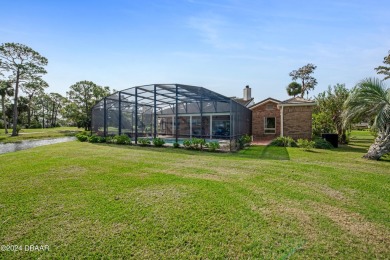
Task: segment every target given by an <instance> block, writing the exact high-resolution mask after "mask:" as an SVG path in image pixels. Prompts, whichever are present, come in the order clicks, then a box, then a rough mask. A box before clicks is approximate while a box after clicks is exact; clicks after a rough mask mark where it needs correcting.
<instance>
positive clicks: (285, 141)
mask: <svg viewBox="0 0 390 260" xmlns="http://www.w3.org/2000/svg"><path fill="white" fill-rule="evenodd" d="M270 145H271V146H281V147H296V146H297V143H296V142H295V141H294V139H292V138H291V137H289V136H280V137H277V138H275V139H274V140H272V142H271V143H270Z"/></svg>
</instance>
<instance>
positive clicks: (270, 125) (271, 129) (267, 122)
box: [264, 117, 276, 134]
mask: <svg viewBox="0 0 390 260" xmlns="http://www.w3.org/2000/svg"><path fill="white" fill-rule="evenodd" d="M275 132H276V119H275V117H265V118H264V133H265V134H275Z"/></svg>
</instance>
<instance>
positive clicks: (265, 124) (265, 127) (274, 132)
mask: <svg viewBox="0 0 390 260" xmlns="http://www.w3.org/2000/svg"><path fill="white" fill-rule="evenodd" d="M267 118H274V119H275V127H274V128H267ZM267 130H268V131H269V130H273V132H272V133H269V132H268V133H267V132H266V131H267ZM264 134H266V135H274V134H276V117H274V116H273V117H264Z"/></svg>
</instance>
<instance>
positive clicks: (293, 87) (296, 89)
mask: <svg viewBox="0 0 390 260" xmlns="http://www.w3.org/2000/svg"><path fill="white" fill-rule="evenodd" d="M286 91H287V94H288V95H289V96H294V97H295V96H296V95H298V94H301V92H302V86H301V84H299V83H298V82H295V81H294V82H291V83H290V84H288V86H287V87H286Z"/></svg>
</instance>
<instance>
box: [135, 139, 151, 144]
mask: <svg viewBox="0 0 390 260" xmlns="http://www.w3.org/2000/svg"><path fill="white" fill-rule="evenodd" d="M137 143H138V144H139V145H141V146H147V145H149V144H150V140H149V139H148V138H138V140H137Z"/></svg>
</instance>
